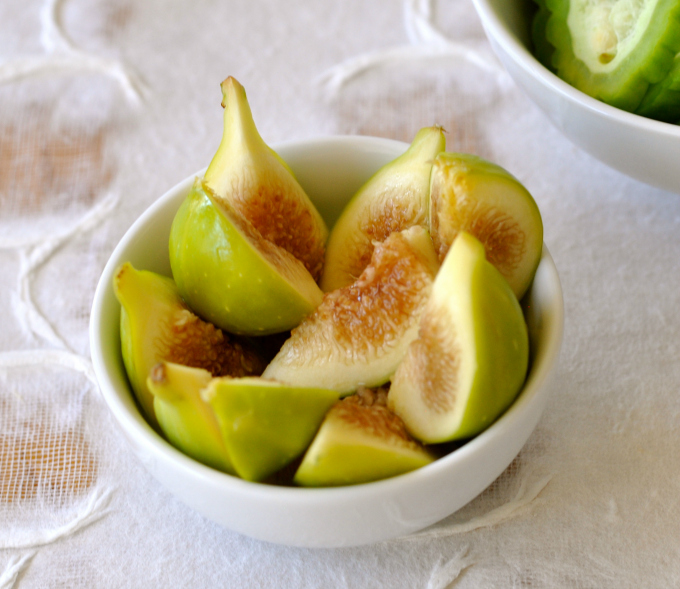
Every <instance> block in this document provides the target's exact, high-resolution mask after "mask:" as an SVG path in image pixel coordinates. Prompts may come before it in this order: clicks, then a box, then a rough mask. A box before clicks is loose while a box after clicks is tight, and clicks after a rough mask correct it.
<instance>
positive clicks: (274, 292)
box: [170, 184, 323, 335]
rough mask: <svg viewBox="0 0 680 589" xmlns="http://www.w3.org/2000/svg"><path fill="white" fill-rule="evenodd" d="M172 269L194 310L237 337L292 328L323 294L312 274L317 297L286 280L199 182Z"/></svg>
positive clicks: (184, 210)
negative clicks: (301, 290) (238, 335)
mask: <svg viewBox="0 0 680 589" xmlns="http://www.w3.org/2000/svg"><path fill="white" fill-rule="evenodd" d="M170 266H171V268H172V273H173V276H174V278H175V282H176V283H177V288H178V289H179V292H180V294H181V295H182V297H183V298H184V300H185V301H186V302H187V304H188V305H189V306H190V307H191V308H192V310H193V311H194V312H196V313H197V314H198V315H200V316H201V317H203V318H204V319H205V320H207V321H210V322H211V323H214V324H215V325H217V326H218V327H220V328H222V329H224V330H225V331H228V332H231V333H236V334H245V335H267V334H271V333H279V332H282V331H286V330H289V329H291V328H293V327H295V326H296V325H297V324H298V323H299V322H300V321H301V320H302V319H303V318H304V317H305V316H306V315H308V314H309V313H311V312H312V311H313V310H314V309H315V308H316V307H317V305H318V304H319V303H320V302H321V298H322V296H323V295H322V293H321V291H320V290H319V289H318V287H316V285H315V284H314V280H313V279H312V277H311V276H309V278H308V281H307V283H308V285H309V286H308V290H309V291H311V292H312V296H307V295H303V294H301V293H300V291H299V290H298V289H296V288H295V287H294V286H293V285H292V284H291V283H290V282H289V281H288V280H286V279H285V278H284V277H283V276H281V274H280V273H279V271H278V270H277V269H276V268H274V267H273V266H272V265H271V264H270V263H268V262H267V261H266V260H264V259H263V257H262V255H261V253H260V252H259V251H257V249H256V248H255V247H254V246H253V244H252V243H251V242H249V241H248V240H247V239H246V238H245V237H244V236H243V235H242V234H241V233H240V232H239V231H238V230H237V229H236V227H235V226H234V225H233V224H232V223H231V222H230V221H229V220H228V219H227V217H226V216H225V215H224V214H222V213H221V211H220V210H219V208H218V207H217V206H216V205H215V204H214V203H213V202H212V201H211V200H210V198H209V197H208V195H207V193H206V191H205V189H204V188H203V187H201V186H200V185H199V184H197V185H195V186H194V188H192V190H191V191H190V193H189V194H188V195H187V197H186V199H185V200H184V202H183V203H182V205H181V206H180V208H179V210H178V212H177V214H176V216H175V219H174V220H173V223H172V228H171V231H170ZM305 272H306V271H305ZM314 291H316V292H314Z"/></svg>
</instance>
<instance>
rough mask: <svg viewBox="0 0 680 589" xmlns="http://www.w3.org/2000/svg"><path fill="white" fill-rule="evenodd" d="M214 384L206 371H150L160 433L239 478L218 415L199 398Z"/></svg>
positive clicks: (172, 367) (164, 367) (173, 367)
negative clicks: (223, 437)
mask: <svg viewBox="0 0 680 589" xmlns="http://www.w3.org/2000/svg"><path fill="white" fill-rule="evenodd" d="M211 380H212V375H211V374H210V373H209V372H208V371H207V370H203V369H201V368H189V367H188V366H182V365H180V364H173V363H171V362H161V363H159V364H157V365H156V366H154V368H153V369H152V370H151V374H150V375H149V378H148V379H147V386H148V387H149V391H151V394H152V395H153V396H154V410H155V412H156V417H157V418H158V423H159V424H160V427H161V430H162V431H163V433H164V434H165V437H166V438H167V439H168V441H169V442H170V443H171V444H172V445H173V446H175V447H176V448H177V449H178V450H181V451H182V452H184V453H185V454H186V455H187V456H191V457H192V458H194V459H195V460H198V461H199V462H202V463H203V464H206V465H208V466H211V467H213V468H216V469H217V470H221V471H223V472H226V473H229V474H236V471H235V470H234V467H233V466H232V464H231V460H230V458H229V453H228V452H227V447H226V446H225V444H224V441H223V440H222V434H221V433H220V427H219V424H218V423H217V418H216V417H215V413H214V412H213V409H212V407H211V406H210V405H208V404H207V403H206V402H205V401H204V400H203V399H202V398H201V395H200V392H201V390H202V389H204V388H205V387H207V386H208V385H209V384H210V381H211Z"/></svg>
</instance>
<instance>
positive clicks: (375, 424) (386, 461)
mask: <svg viewBox="0 0 680 589" xmlns="http://www.w3.org/2000/svg"><path fill="white" fill-rule="evenodd" d="M434 459H435V456H434V455H433V454H431V453H430V452H429V451H427V450H426V449H425V448H424V447H423V446H422V445H421V444H419V443H418V442H417V441H415V440H414V439H413V438H412V437H411V436H410V435H409V434H408V432H407V431H406V428H405V427H404V423H403V421H402V420H401V419H400V418H399V417H397V416H396V415H395V414H394V413H392V412H391V411H390V410H389V409H388V408H387V407H386V406H385V392H384V391H371V390H368V389H360V390H359V391H358V393H357V394H356V395H352V396H351V397H346V398H345V399H343V400H342V401H339V402H337V403H336V404H335V405H334V406H333V407H332V408H331V410H330V411H329V412H328V414H327V415H326V418H325V419H324V421H323V423H322V424H321V428H320V429H319V433H317V434H316V437H315V438H314V441H313V442H312V444H311V446H310V447H309V450H307V452H306V453H305V456H304V458H303V459H302V463H301V464H300V466H299V468H298V470H297V472H296V473H295V477H294V479H293V480H294V482H295V483H297V484H298V485H302V486H305V487H330V486H339V485H355V484H359V483H368V482H370V481H377V480H380V479H385V478H388V477H393V476H396V475H399V474H403V473H405V472H409V471H411V470H415V469H416V468H420V467H421V466H425V465H426V464H429V463H430V462H432V461H433V460H434Z"/></svg>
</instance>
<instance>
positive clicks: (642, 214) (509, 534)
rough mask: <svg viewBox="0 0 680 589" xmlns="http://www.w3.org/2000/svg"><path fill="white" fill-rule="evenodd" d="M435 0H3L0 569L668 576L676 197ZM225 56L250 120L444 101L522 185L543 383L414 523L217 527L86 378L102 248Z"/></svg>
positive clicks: (265, 581) (213, 89)
mask: <svg viewBox="0 0 680 589" xmlns="http://www.w3.org/2000/svg"><path fill="white" fill-rule="evenodd" d="M428 6H429V5H428V4H427V3H426V2H422V3H419V2H416V1H411V2H406V3H399V2H395V1H394V0H392V1H387V0H380V1H378V0H376V1H374V2H371V3H366V2H359V1H356V0H346V1H344V2H337V3H318V2H316V3H315V2H310V1H309V0H307V1H305V0H289V1H288V2H286V3H279V2H273V1H266V0H249V1H232V0H226V1H222V2H217V1H214V0H194V1H193V2H191V3H179V2H176V3H169V2H160V1H155V0H154V1H152V0H149V1H147V2H143V3H142V2H134V1H133V0H110V1H107V2H105V1H104V0H94V1H90V2H85V1H83V0H64V1H62V2H56V1H50V0H31V1H23V0H21V1H20V0H6V1H5V2H3V3H2V4H1V5H0V270H1V271H2V279H1V280H0V306H1V308H2V309H3V311H4V312H3V315H2V319H0V461H2V462H1V463H0V588H2V589H5V588H10V587H20V588H22V589H23V588H24V587H83V588H84V587H159V586H166V587H192V586H205V585H210V586H233V587H357V588H365V587H427V588H431V589H443V588H444V587H612V588H614V587H616V588H620V587H675V586H678V585H680V501H679V499H680V426H679V425H678V424H679V423H680V401H679V400H678V383H680V364H679V362H678V356H679V346H680V344H679V343H678V342H679V341H680V317H679V316H678V308H679V306H680V288H679V287H680V279H679V278H678V276H677V260H678V259H680V239H678V233H679V230H680V197H678V196H677V195H673V194H670V193H665V192H662V191H659V190H656V189H653V188H650V187H648V186H645V185H643V184H641V183H638V182H636V181H633V180H630V179H628V178H626V177H625V176H623V175H621V174H619V173H618V172H615V171H612V170H610V169H609V168H607V167H605V166H604V165H602V164H600V163H598V162H596V161H594V160H593V159H592V158H590V157H589V156H587V155H586V154H584V153H583V152H581V151H579V150H578V149H577V148H575V147H573V146H572V145H571V144H570V143H569V142H568V141H567V140H565V139H564V138H563V137H561V136H560V135H559V134H558V133H557V131H555V130H554V129H553V128H552V127H551V126H550V125H549V123H548V121H547V119H546V118H545V117H544V116H543V115H542V114H541V113H540V112H539V111H538V109H537V108H535V107H534V106H533V105H532V104H531V103H530V102H529V101H528V100H527V99H526V98H525V97H524V96H523V95H522V94H521V92H520V91H519V90H517V89H516V88H515V87H514V86H513V85H512V83H511V82H510V81H509V80H508V78H507V77H506V76H504V75H503V74H502V73H501V72H500V70H499V66H498V65H497V64H496V62H495V61H494V60H493V58H492V57H491V55H490V51H489V47H488V44H487V42H486V40H485V38H484V36H483V32H482V29H481V26H480V24H479V21H478V19H477V17H476V15H475V13H474V10H473V8H472V5H471V3H470V2H468V1H467V0H451V1H449V2H440V3H436V4H435V5H434V6H433V8H434V10H433V12H432V14H431V15H430V19H429V20H428V19H427V18H425V17H426V16H427V14H426V13H427V10H426V9H427V7H428ZM418 15H421V16H423V18H424V20H421V21H419V20H418ZM419 22H420V23H421V24H423V23H425V24H427V23H428V22H429V23H430V24H433V25H434V26H435V27H436V30H438V31H440V32H441V33H443V34H444V35H445V36H446V38H448V39H449V40H450V41H451V42H452V44H450V45H446V44H441V43H439V44H437V42H438V41H437V39H438V37H437V36H436V35H435V34H433V31H432V30H429V29H427V27H424V28H423V27H421V28H420V29H418V27H417V25H418V23H419ZM465 51H472V52H474V53H473V54H469V53H468V54H467V58H466V57H465ZM376 55H377V57H378V58H379V57H383V58H384V59H383V60H382V61H381V60H380V59H374V60H373V61H371V62H370V63H371V64H372V67H370V68H369V69H366V70H362V71H359V72H358V73H357V75H355V76H353V77H350V78H349V79H347V80H345V82H344V83H337V84H334V81H337V80H338V78H333V77H332V75H330V74H332V73H333V72H336V73H337V72H338V71H340V72H341V73H342V72H345V73H346V72H348V71H349V72H351V71H352V70H351V67H350V66H351V65H352V64H353V63H356V60H357V59H363V58H366V56H373V57H375V56H376ZM338 66H341V67H342V68H344V69H341V70H334V69H333V68H336V67H338ZM329 72H330V74H329ZM228 75H233V76H235V77H236V78H237V79H238V80H239V81H240V82H241V83H242V84H243V85H244V86H245V87H246V89H247V91H248V96H249V99H250V102H251V106H252V109H253V114H254V116H255V119H256V123H257V125H258V127H259V129H260V131H261V133H262V135H263V137H264V138H265V140H267V141H268V142H270V143H273V142H277V141H283V140H287V139H296V138H303V137H311V136H316V135H325V134H348V133H360V134H369V135H379V136H384V137H390V138H394V139H400V140H404V141H410V140H411V139H412V137H413V135H414V134H415V132H416V131H417V130H418V129H419V128H420V127H422V126H425V125H431V124H435V123H438V124H442V125H444V127H445V128H446V129H447V130H448V131H449V133H448V149H449V150H451V151H471V152H474V153H477V154H479V155H482V156H484V157H487V158H488V159H491V160H493V161H495V162H497V163H499V164H500V165H502V166H504V167H506V168H507V169H508V170H510V171H511V172H512V173H513V174H514V175H515V176H517V177H518V178H519V179H520V180H521V181H522V182H524V183H525V185H526V186H527V187H528V188H529V190H530V191H531V192H532V193H533V194H534V196H535V198H536V201H537V202H538V204H539V207H540V209H541V211H542V214H543V219H544V224H545V241H546V243H547V244H548V246H549V247H550V251H551V253H552V255H553V257H554V259H555V263H556V265H557V267H558V270H559V271H560V275H561V278H562V283H563V289H564V297H565V307H566V326H565V340H564V345H563V350H562V356H561V360H560V364H559V367H558V371H557V375H556V378H555V380H554V381H553V385H552V389H553V390H552V397H551V400H550V402H549V404H548V408H547V410H546V412H545V414H544V416H543V418H542V420H541V422H540V423H539V426H538V428H537V430H536V431H535V432H534V434H533V435H532V437H531V438H530V440H529V442H528V443H527V445H526V446H525V448H524V449H523V451H522V452H521V453H520V455H519V457H518V458H517V460H516V461H515V462H514V463H513V464H512V465H511V467H510V468H509V469H508V470H507V471H506V473H504V475H503V476H502V477H501V478H500V479H499V480H498V481H497V482H496V483H494V485H493V486H492V487H491V488H490V489H488V490H487V491H486V492H485V493H484V494H483V495H482V496H481V497H479V498H477V499H476V500H475V501H473V502H472V503H471V504H470V505H468V506H467V507H465V508H464V509H463V510H461V511H460V512H458V513H457V514H454V515H452V516H451V517H450V518H448V519H447V520H445V521H444V522H441V523H440V524H439V525H438V526H437V527H435V530H434V531H433V533H432V534H430V535H428V536H425V537H420V538H419V539H400V540H395V541H392V542H387V543H383V544H379V545H375V546H370V547H363V548H356V549H341V550H303V549H291V548H283V547H278V546H274V545H269V544H264V543H261V542H257V541H254V540H250V539H248V538H244V537H241V536H239V535H237V534H235V533H232V532H230V531H228V530H225V529H222V528H220V527H218V526H217V525H214V524H212V523H210V522H208V521H207V520H205V519H203V518H202V517H201V516H199V515H197V514H195V513H194V512H192V511H190V510H189V509H188V508H186V507H184V506H183V505H182V504H180V503H179V502H177V501H176V500H175V499H174V498H173V497H172V496H171V495H169V493H167V492H166V491H165V490H164V489H163V488H161V487H160V486H159V485H158V484H157V483H156V482H155V481H154V480H153V479H152V478H151V477H150V476H149V475H148V474H147V473H146V471H145V470H144V468H143V466H142V465H141V464H139V463H138V462H137V461H136V460H135V458H134V457H133V456H132V453H131V452H130V451H129V450H128V448H127V446H126V443H125V440H124V439H123V438H122V436H121V435H120V433H119V431H118V429H117V427H116V425H115V424H114V423H113V420H112V419H111V418H110V417H109V415H108V411H107V409H106V407H105V406H104V405H103V402H102V401H101V399H100V397H99V395H98V391H97V387H96V385H94V384H93V383H92V382H91V380H90V379H89V376H90V374H91V373H90V366H89V345H88V341H87V324H88V315H89V308H90V304H91V299H92V295H93V293H94V289H95V286H96V283H97V279H98V277H99V273H100V272H101V270H102V268H103V266H104V264H105V262H106V259H107V257H108V255H109V254H110V252H111V251H112V249H113V247H114V246H115V244H116V243H117V241H118V240H119V239H120V237H121V236H122V234H123V233H124V231H125V230H126V229H127V227H129V225H130V224H131V223H132V221H133V220H134V219H135V218H136V217H137V216H138V215H139V214H140V213H141V212H142V211H143V210H144V209H145V208H146V207H147V206H148V205H149V204H150V203H152V202H153V201H154V200H155V199H156V198H157V197H158V196H160V195H161V194H162V193H163V192H165V191H166V190H167V189H168V188H170V187H171V186H173V185H174V184H176V183H177V182H178V181H180V180H182V179H183V178H185V177H186V176H188V175H190V174H192V173H193V172H195V171H196V170H198V169H200V168H202V167H204V166H205V165H207V163H208V162H209V160H210V157H211V156H212V154H213V152H214V150H215V149H216V147H217V144H218V142H219V137H220V135H221V108H220V106H219V102H220V99H221V97H220V92H219V82H220V81H221V80H222V79H223V78H225V77H226V76H228ZM37 442H40V447H42V448H43V450H42V454H40V450H39V449H38V444H37ZM31 451H32V453H31ZM37 454H40V456H38V455H37ZM50 473H52V474H50ZM55 473H56V474H55ZM546 482H547V483H546Z"/></svg>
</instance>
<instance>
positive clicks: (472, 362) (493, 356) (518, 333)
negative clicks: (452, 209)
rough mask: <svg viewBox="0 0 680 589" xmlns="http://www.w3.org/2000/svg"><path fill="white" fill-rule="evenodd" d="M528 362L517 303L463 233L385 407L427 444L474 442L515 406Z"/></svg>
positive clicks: (473, 241)
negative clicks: (454, 441) (504, 412)
mask: <svg viewBox="0 0 680 589" xmlns="http://www.w3.org/2000/svg"><path fill="white" fill-rule="evenodd" d="M528 362H529V338H528V333H527V327H526V324H525V322H524V316H523V315H522V310H521V308H520V306H519V303H518V301H517V298H516V297H515V296H514V294H513V292H512V290H511V289H510V287H509V286H508V284H507V282H506V281H505V279H504V278H503V276H501V274H500V273H499V272H498V270H496V268H495V267H494V266H493V265H492V264H490V263H489V262H488V261H487V260H486V258H485V255H484V247H483V246H482V244H481V243H480V242H479V241H478V240H477V239H475V238H474V237H472V236H471V235H469V234H467V233H460V234H459V235H458V237H457V238H456V240H455V241H454V243H453V245H452V247H451V249H450V250H449V252H448V254H447V256H446V259H445V261H444V264H443V265H442V268H441V270H440V271H439V274H438V275H437V279H436V281H435V284H434V286H433V289H432V296H431V297H430V300H429V301H428V304H427V307H426V309H425V311H424V312H423V315H422V317H421V320H420V331H419V334H418V339H417V340H415V341H414V342H413V343H412V344H411V346H410V347H409V349H408V350H407V352H406V356H405V357H404V360H403V361H402V363H401V364H400V365H399V368H398V369H397V371H396V373H395V375H394V377H393V378H392V384H391V387H390V392H389V396H388V406H389V407H390V409H392V410H393V411H394V412H395V413H396V414H397V415H399V416H400V417H401V418H402V419H403V420H404V423H405V424H406V427H407V429H408V431H409V432H410V433H411V435H413V436H414V437H415V438H417V439H419V440H421V441H423V442H426V443H439V442H447V441H451V440H460V439H465V438H469V437H471V436H474V435H476V434H478V433H479V432H481V431H482V430H483V429H485V428H486V427H488V426H489V425H490V424H491V423H492V422H493V421H494V420H495V419H496V418H497V417H498V416H499V415H500V414H501V413H503V411H505V410H506V409H507V408H508V407H509V406H510V404H511V403H512V401H513V400H514V399H515V397H516V396H517V394H518V393H519V391H520V389H521V387H522V384H523V383H524V379H525V377H526V372H527V367H528Z"/></svg>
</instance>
